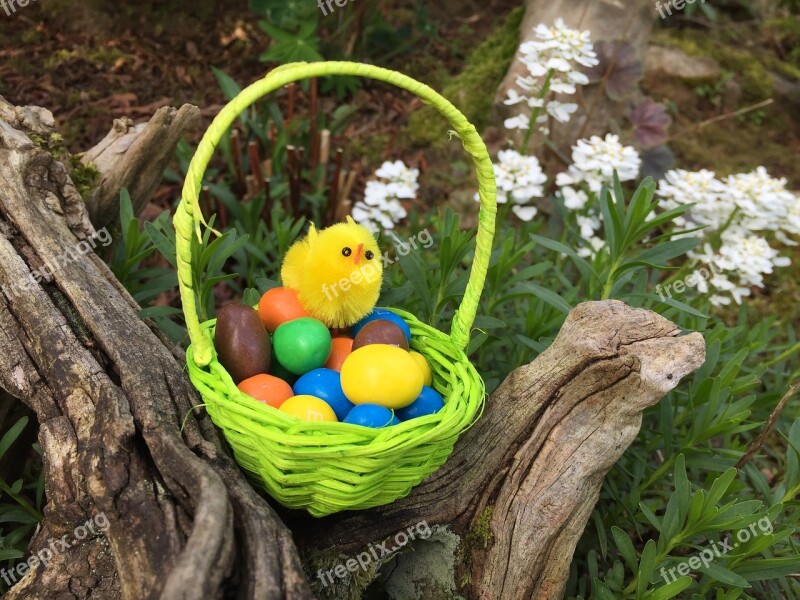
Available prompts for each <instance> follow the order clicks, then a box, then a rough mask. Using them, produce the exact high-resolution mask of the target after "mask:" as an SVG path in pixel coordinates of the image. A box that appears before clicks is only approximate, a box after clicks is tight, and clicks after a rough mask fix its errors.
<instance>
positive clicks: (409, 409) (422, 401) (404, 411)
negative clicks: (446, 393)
mask: <svg viewBox="0 0 800 600" xmlns="http://www.w3.org/2000/svg"><path fill="white" fill-rule="evenodd" d="M442 408H444V400H443V399H442V395H441V394H440V393H439V392H437V391H436V390H435V389H433V388H431V387H428V386H427V385H425V386H422V392H420V395H419V396H418V397H417V399H416V400H414V401H413V402H412V403H411V404H409V405H408V406H406V407H404V408H400V409H398V410H397V416H398V417H400V420H401V421H408V420H409V419H415V418H417V417H424V416H425V415H432V414H434V413H437V412H439V411H440V410H442Z"/></svg>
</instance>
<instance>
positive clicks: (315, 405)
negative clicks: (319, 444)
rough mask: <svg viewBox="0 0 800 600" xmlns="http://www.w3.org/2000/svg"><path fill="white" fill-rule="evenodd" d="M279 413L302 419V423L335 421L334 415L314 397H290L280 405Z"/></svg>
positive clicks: (321, 401) (324, 404) (329, 408)
mask: <svg viewBox="0 0 800 600" xmlns="http://www.w3.org/2000/svg"><path fill="white" fill-rule="evenodd" d="M278 410H280V411H281V412H285V413H286V414H289V415H292V416H295V417H297V418H298V419H302V420H303V421H310V422H314V421H336V420H337V419H336V413H334V412H333V409H332V408H331V407H330V406H328V405H327V404H326V403H325V401H324V400H321V399H319V398H315V397H314V396H292V397H291V398H289V399H288V400H287V401H286V402H284V403H283V404H281V407H280V408H279V409H278Z"/></svg>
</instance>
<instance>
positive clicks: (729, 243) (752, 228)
mask: <svg viewBox="0 0 800 600" xmlns="http://www.w3.org/2000/svg"><path fill="white" fill-rule="evenodd" d="M658 196H659V206H660V207H661V208H663V209H665V210H669V209H672V208H675V207H677V206H680V205H683V204H690V203H693V204H694V205H693V206H692V207H691V208H690V209H689V211H688V212H687V213H686V215H685V217H682V218H680V219H676V220H675V224H676V225H677V227H678V229H679V230H681V229H682V230H690V229H696V228H698V227H702V228H703V229H700V230H699V231H689V232H688V233H687V234H686V235H690V236H695V237H700V238H703V239H706V238H710V237H712V236H714V237H716V236H719V244H718V245H719V247H718V248H716V249H715V248H713V246H712V243H711V242H710V241H706V242H704V243H703V247H702V251H698V252H693V253H690V254H689V257H690V258H691V259H692V260H694V261H695V263H696V264H698V265H700V264H707V265H711V266H715V267H716V273H715V275H714V277H712V278H711V279H710V280H708V281H703V280H702V278H700V279H701V285H699V286H698V290H699V291H700V292H701V293H710V297H709V299H710V301H711V303H712V304H713V305H714V306H720V305H725V304H730V302H731V299H733V301H734V302H736V303H737V304H739V303H740V302H741V299H742V297H744V296H749V295H750V290H751V288H752V287H761V288H763V287H764V275H765V274H768V273H772V271H773V268H775V267H785V266H787V265H789V262H790V261H789V259H788V258H786V257H782V256H779V255H778V250H776V249H774V248H772V247H771V246H770V244H769V242H768V241H767V239H766V238H765V235H767V234H769V233H772V234H774V237H775V239H776V240H778V241H779V242H782V243H784V244H787V245H797V242H796V241H794V240H793V239H792V238H791V237H790V236H798V235H800V197H798V196H796V195H795V194H793V193H792V192H790V191H789V190H787V189H786V179H774V178H772V177H770V176H769V174H768V173H767V170H766V169H765V168H764V167H758V168H757V169H756V170H755V171H752V172H751V173H739V174H736V175H731V176H730V177H726V178H724V179H722V180H720V179H717V177H716V176H715V174H714V173H712V172H711V171H707V170H701V171H697V172H692V171H684V170H681V169H676V170H673V171H669V172H667V173H666V175H665V176H664V179H662V180H661V181H660V182H659V186H658ZM712 270H713V269H712Z"/></svg>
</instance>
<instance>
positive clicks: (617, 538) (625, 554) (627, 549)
mask: <svg viewBox="0 0 800 600" xmlns="http://www.w3.org/2000/svg"><path fill="white" fill-rule="evenodd" d="M611 535H612V536H613V537H614V543H615V544H616V546H617V550H619V553H620V554H621V555H622V558H623V559H624V560H625V562H626V563H627V565H628V567H630V569H631V571H632V572H633V573H636V571H637V570H638V568H639V561H638V560H637V558H636V557H637V554H636V549H635V548H634V547H633V542H632V541H631V538H630V536H629V535H628V534H627V533H625V532H624V531H622V529H620V528H619V527H617V526H613V527H611Z"/></svg>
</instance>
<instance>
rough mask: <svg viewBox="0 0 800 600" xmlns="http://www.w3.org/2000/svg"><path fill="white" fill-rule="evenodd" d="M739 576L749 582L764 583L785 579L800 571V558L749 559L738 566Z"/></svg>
mask: <svg viewBox="0 0 800 600" xmlns="http://www.w3.org/2000/svg"><path fill="white" fill-rule="evenodd" d="M736 571H737V572H738V573H739V575H740V576H741V577H743V578H746V580H749V581H763V580H765V579H775V578H776V577H785V576H786V575H790V574H792V573H796V572H797V571H800V556H786V557H783V558H765V559H748V560H746V561H744V562H742V563H741V564H739V565H736Z"/></svg>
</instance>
